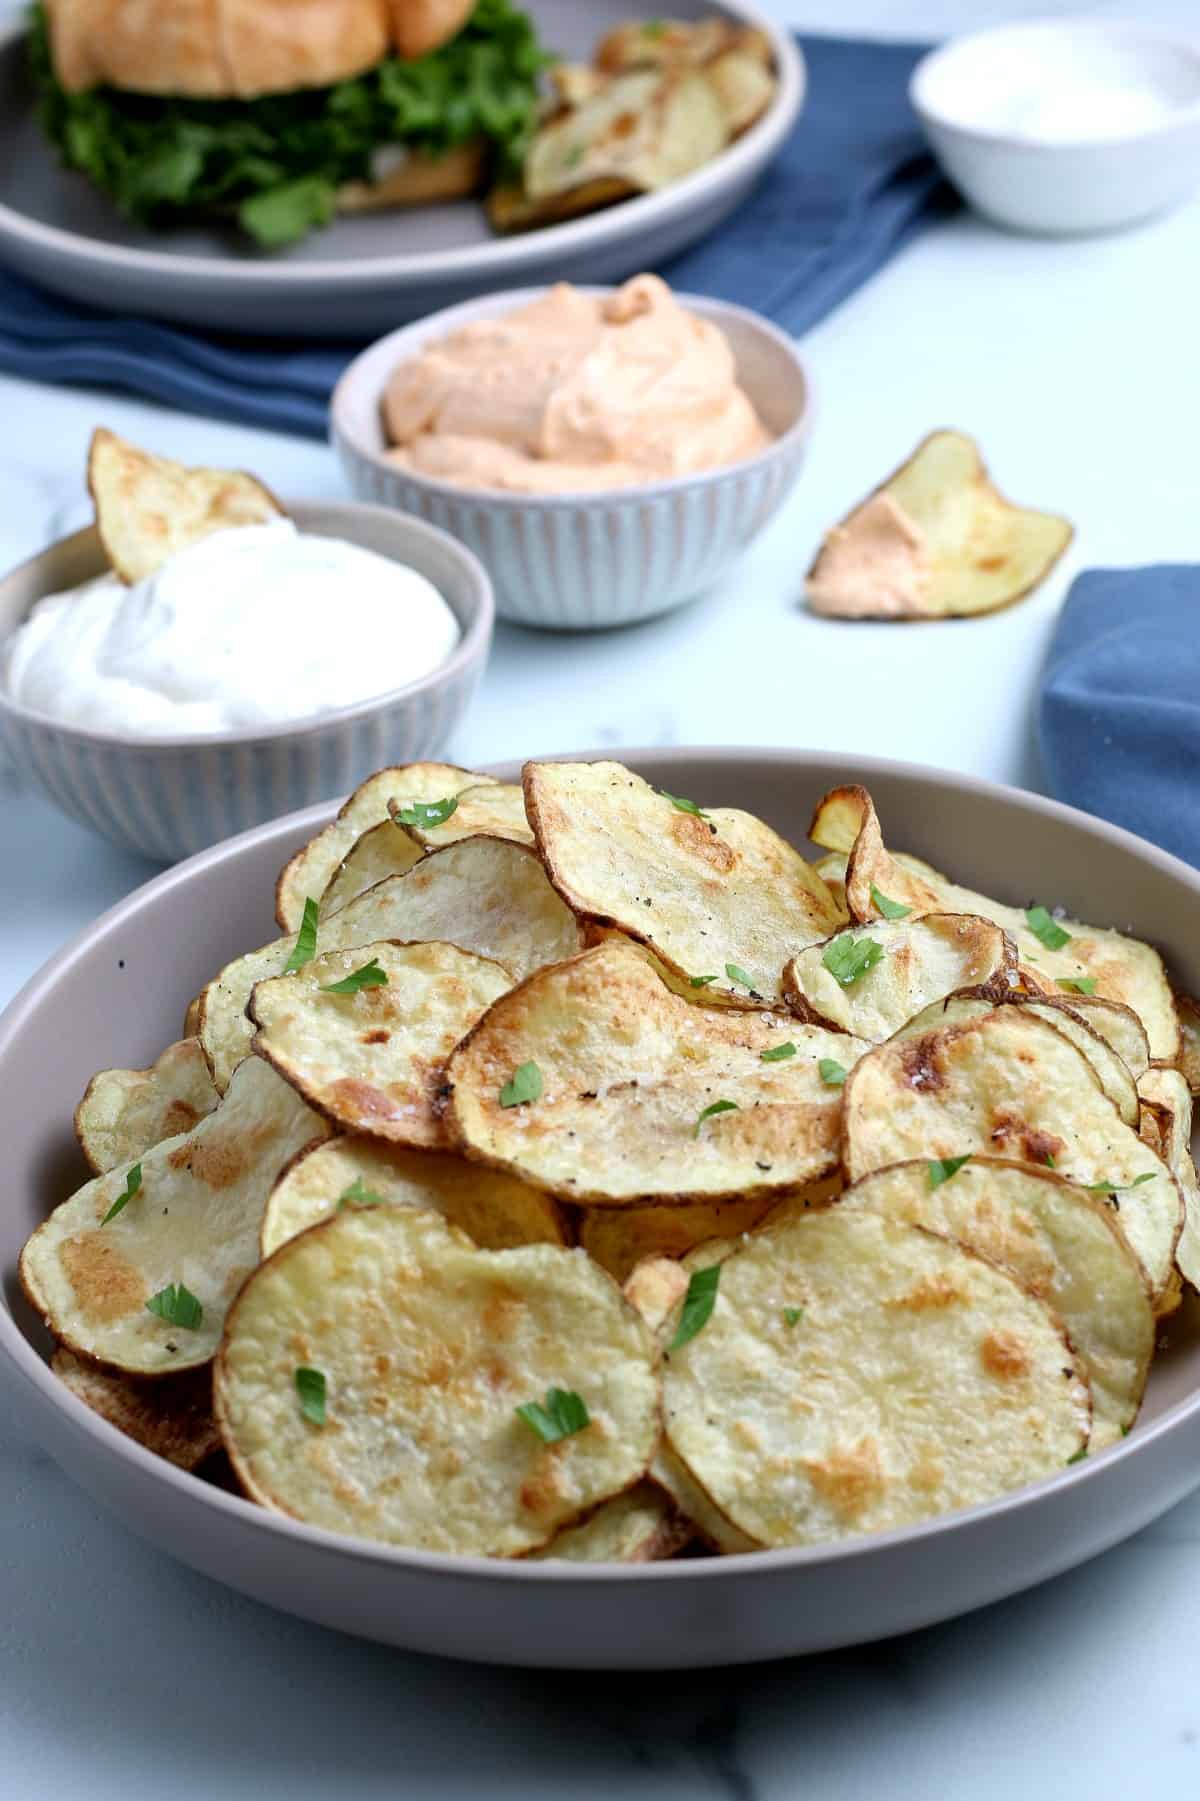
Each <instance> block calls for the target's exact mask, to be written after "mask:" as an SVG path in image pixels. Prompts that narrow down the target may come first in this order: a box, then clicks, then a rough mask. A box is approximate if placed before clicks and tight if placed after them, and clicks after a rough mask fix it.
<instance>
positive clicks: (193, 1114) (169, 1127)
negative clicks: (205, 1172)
mask: <svg viewBox="0 0 1200 1801" xmlns="http://www.w3.org/2000/svg"><path fill="white" fill-rule="evenodd" d="M220 1098H221V1097H220V1095H218V1093H217V1091H216V1089H215V1088H214V1087H213V1082H212V1077H211V1076H210V1075H209V1073H208V1064H207V1062H206V1061H205V1058H204V1052H203V1051H202V1050H201V1049H200V1045H199V1041H198V1040H197V1039H195V1038H184V1039H181V1040H180V1042H179V1043H178V1044H169V1045H168V1046H167V1048H166V1050H165V1051H164V1052H163V1054H162V1056H161V1057H160V1058H159V1059H158V1062H157V1063H155V1064H153V1065H152V1066H151V1067H150V1068H149V1069H102V1070H101V1071H100V1073H99V1075H95V1076H93V1077H92V1079H91V1081H90V1082H89V1083H88V1085H87V1087H86V1089H85V1090H84V1094H83V1099H82V1100H81V1101H80V1103H79V1105H78V1107H76V1109H75V1136H76V1138H77V1139H78V1140H79V1148H80V1150H81V1151H82V1152H83V1154H84V1156H85V1157H86V1158H87V1160H88V1162H89V1163H90V1164H91V1166H92V1168H93V1169H94V1170H95V1172H96V1174H97V1175H98V1176H102V1175H104V1174H105V1172H106V1171H107V1170H110V1169H115V1168H116V1167H117V1164H118V1163H132V1162H133V1161H134V1160H135V1158H137V1157H140V1156H141V1154H142V1152H143V1151H148V1150H149V1149H150V1147H151V1145H153V1144H161V1142H162V1140H163V1139H164V1138H177V1137H179V1135H180V1133H182V1132H190V1131H191V1129H192V1127H193V1126H195V1125H198V1124H199V1122H200V1121H201V1120H202V1119H204V1118H205V1116H206V1115H207V1114H209V1113H211V1112H212V1111H213V1109H214V1108H215V1106H216V1105H217V1102H218V1101H219V1100H220Z"/></svg>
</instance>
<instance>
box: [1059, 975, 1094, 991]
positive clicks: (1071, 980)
mask: <svg viewBox="0 0 1200 1801" xmlns="http://www.w3.org/2000/svg"><path fill="white" fill-rule="evenodd" d="M1058 985H1059V987H1060V988H1065V989H1066V990H1067V992H1068V994H1095V992H1096V978H1095V976H1059V978H1058Z"/></svg>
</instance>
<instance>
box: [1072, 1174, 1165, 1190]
mask: <svg viewBox="0 0 1200 1801" xmlns="http://www.w3.org/2000/svg"><path fill="white" fill-rule="evenodd" d="M1154 1176H1155V1171H1154V1170H1152V1169H1147V1170H1143V1171H1142V1174H1141V1175H1140V1176H1135V1177H1134V1178H1133V1181H1132V1182H1085V1183H1084V1184H1083V1186H1084V1187H1085V1188H1086V1189H1088V1190H1090V1192H1091V1193H1092V1194H1128V1193H1129V1190H1130V1189H1131V1188H1140V1187H1141V1186H1142V1183H1143V1182H1153V1180H1154Z"/></svg>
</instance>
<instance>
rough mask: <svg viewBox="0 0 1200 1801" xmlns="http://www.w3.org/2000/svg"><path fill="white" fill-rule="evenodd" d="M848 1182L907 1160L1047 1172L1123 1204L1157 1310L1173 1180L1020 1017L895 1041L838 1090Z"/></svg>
mask: <svg viewBox="0 0 1200 1801" xmlns="http://www.w3.org/2000/svg"><path fill="white" fill-rule="evenodd" d="M843 1129H844V1139H843V1151H842V1155H843V1161H844V1164H845V1169H846V1175H847V1179H848V1180H849V1181H851V1182H856V1181H858V1180H859V1179H860V1178H861V1177H862V1176H866V1175H869V1174H870V1173H871V1172H872V1171H873V1170H876V1169H883V1168H886V1167H887V1165H889V1164H892V1163H904V1162H907V1161H908V1160H909V1159H910V1158H914V1157H923V1158H929V1159H945V1158H955V1157H963V1156H968V1155H975V1154H977V1153H982V1154H984V1155H988V1156H996V1157H1012V1158H1017V1159H1019V1160H1020V1161H1022V1162H1026V1163H1034V1164H1038V1165H1041V1166H1046V1165H1047V1164H1048V1163H1049V1160H1050V1159H1053V1167H1054V1169H1055V1170H1056V1171H1057V1172H1058V1173H1059V1174H1060V1175H1064V1176H1067V1177H1069V1178H1070V1179H1071V1180H1073V1181H1076V1182H1079V1183H1080V1184H1081V1185H1082V1186H1083V1187H1085V1188H1088V1187H1096V1188H1097V1189H1099V1187H1100V1185H1101V1184H1103V1192H1104V1193H1105V1194H1108V1193H1116V1194H1117V1195H1118V1196H1119V1208H1120V1212H1119V1224H1120V1226H1121V1230H1122V1232H1123V1234H1124V1236H1125V1238H1126V1239H1127V1240H1128V1243H1129V1246H1130V1249H1131V1250H1132V1251H1133V1252H1134V1255H1135V1256H1136V1257H1137V1258H1138V1260H1139V1262H1140V1263H1141V1265H1142V1268H1143V1270H1144V1271H1145V1273H1146V1275H1147V1277H1148V1279H1149V1283H1150V1288H1151V1293H1152V1296H1153V1297H1154V1298H1155V1299H1156V1300H1157V1298H1158V1297H1159V1295H1160V1294H1161V1293H1162V1292H1163V1289H1164V1287H1165V1284H1166V1282H1167V1278H1168V1277H1169V1275H1170V1272H1171V1264H1172V1260H1173V1258H1174V1254H1175V1242H1176V1240H1177V1238H1178V1237H1179V1232H1180V1228H1181V1226H1182V1223H1183V1205H1182V1201H1181V1199H1180V1195H1179V1190H1178V1187H1177V1185H1176V1183H1175V1179H1174V1177H1173V1176H1172V1175H1171V1173H1170V1171H1169V1170H1168V1169H1167V1168H1166V1166H1165V1165H1164V1164H1163V1162H1162V1160H1161V1159H1160V1158H1159V1157H1157V1156H1155V1154H1154V1152H1153V1151H1152V1150H1151V1149H1150V1148H1149V1147H1148V1146H1147V1145H1145V1144H1143V1142H1142V1140H1141V1139H1140V1138H1139V1137H1138V1135H1137V1133H1136V1131H1134V1129H1133V1128H1132V1127H1131V1126H1127V1125H1126V1124H1125V1122H1124V1121H1123V1120H1122V1118H1121V1116H1120V1114H1119V1113H1118V1112H1117V1109H1116V1107H1115V1106H1114V1105H1113V1103H1112V1101H1111V1100H1109V1098H1108V1096H1107V1095H1106V1094H1105V1093H1104V1092H1103V1090H1102V1088H1101V1086H1100V1083H1099V1080H1098V1078H1097V1076H1096V1073H1095V1071H1094V1070H1093V1068H1092V1066H1091V1064H1090V1063H1089V1062H1088V1061H1087V1059H1086V1058H1085V1057H1084V1056H1083V1053H1082V1052H1081V1051H1080V1050H1079V1049H1078V1048H1077V1046H1076V1045H1075V1044H1073V1043H1072V1042H1071V1040H1070V1039H1069V1038H1066V1037H1064V1036H1063V1034H1062V1032H1060V1031H1059V1030H1058V1029H1057V1028H1056V1027H1055V1026H1052V1025H1050V1024H1048V1022H1047V1021H1046V1020H1044V1019H1041V1018H1039V1017H1038V1016H1037V1015H1036V1014H1034V1013H1032V1012H1031V1011H1030V1010H1029V1009H1028V1008H1027V1007H1011V1006H1004V1007H996V1008H994V1009H992V1010H990V1011H989V1012H987V1013H984V1014H982V1015H981V1016H980V1017H978V1018H975V1019H965V1020H962V1021H957V1022H956V1023H954V1024H952V1025H949V1026H946V1027H944V1028H942V1029H940V1030H938V1031H932V1032H927V1033H924V1034H922V1035H920V1036H916V1037H910V1036H906V1035H903V1034H902V1035H901V1036H899V1037H897V1038H894V1039H893V1040H892V1041H891V1042H890V1043H889V1044H885V1045H881V1046H880V1047H879V1048H878V1049H877V1050H874V1051H872V1052H871V1053H870V1054H869V1055H868V1056H865V1057H863V1058H862V1060H861V1061H860V1062H859V1063H857V1064H856V1065H855V1067H854V1068H853V1070H852V1071H851V1073H850V1075H849V1077H848V1078H847V1081H846V1090H845V1109H844V1127H843Z"/></svg>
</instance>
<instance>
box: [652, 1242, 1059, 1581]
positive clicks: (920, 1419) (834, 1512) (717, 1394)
mask: <svg viewBox="0 0 1200 1801" xmlns="http://www.w3.org/2000/svg"><path fill="white" fill-rule="evenodd" d="M663 1408H664V1416H665V1419H666V1426H667V1439H668V1443H669V1444H670V1446H671V1448H672V1450H673V1451H674V1452H675V1454H676V1456H677V1457H678V1458H680V1460H681V1461H682V1462H683V1464H684V1465H685V1467H686V1469H687V1470H688V1471H689V1473H690V1474H691V1476H692V1477H693V1479H694V1480H695V1481H696V1482H697V1484H698V1485H699V1486H700V1487H701V1488H702V1489H703V1490H704V1492H705V1493H706V1494H707V1495H708V1496H709V1498H710V1500H711V1502H712V1504H713V1505H714V1507H715V1508H716V1509H717V1511H718V1512H720V1513H721V1514H723V1515H724V1516H725V1517H726V1518H727V1519H728V1520H730V1521H731V1523H732V1524H733V1525H734V1526H736V1527H737V1528H738V1529H739V1530H740V1531H742V1532H744V1533H745V1534H746V1535H747V1536H748V1537H749V1538H750V1539H751V1540H752V1541H753V1542H754V1543H755V1544H756V1545H761V1546H772V1545H790V1544H818V1543H829V1542H831V1541H835V1540H838V1539H845V1538H849V1537H854V1536H857V1535H858V1534H861V1533H867V1532H881V1531H887V1530H890V1529H894V1528H897V1527H903V1526H911V1525H916V1524H917V1523H919V1522H920V1521H922V1520H926V1519H929V1518H931V1517H932V1516H934V1515H935V1514H940V1513H946V1512H949V1511H950V1510H952V1509H954V1508H958V1507H971V1506H974V1505H975V1504H977V1503H978V1502H981V1501H986V1500H990V1499H991V1498H992V1497H993V1496H995V1495H1000V1494H1004V1493H1007V1492H1008V1491H1009V1490H1011V1489H1014V1488H1020V1487H1022V1486H1024V1485H1025V1484H1026V1483H1029V1482H1036V1481H1038V1480H1039V1479H1041V1478H1042V1477H1045V1476H1050V1475H1054V1474H1055V1473H1056V1472H1057V1471H1059V1470H1062V1469H1064V1468H1065V1467H1066V1466H1067V1464H1069V1463H1071V1462H1072V1461H1073V1460H1074V1459H1075V1458H1076V1457H1077V1456H1078V1455H1079V1454H1080V1453H1081V1452H1082V1451H1084V1450H1085V1449H1086V1447H1087V1444H1088V1437H1089V1431H1090V1426H1091V1401H1090V1396H1089V1392H1088V1384H1087V1379H1086V1377H1085V1375H1084V1373H1083V1371H1082V1369H1081V1367H1080V1365H1079V1363H1078V1361H1077V1359H1076V1357H1075V1355H1074V1354H1073V1352H1072V1350H1071V1347H1070V1345H1069V1344H1068V1342H1067V1339H1066V1336H1065V1334H1064V1332H1063V1330H1062V1328H1061V1326H1060V1325H1059V1324H1058V1323H1057V1321H1056V1320H1055V1319H1054V1318H1053V1316H1052V1315H1051V1313H1050V1312H1049V1311H1048V1309H1047V1308H1046V1307H1045V1306H1044V1305H1043V1304H1042V1303H1041V1302H1040V1301H1038V1300H1036V1299H1035V1298H1034V1296H1033V1295H1031V1294H1029V1293H1028V1292H1027V1291H1026V1290H1025V1289H1024V1288H1022V1287H1021V1286H1020V1284H1019V1283H1018V1282H1016V1281H1015V1280H1014V1278H1013V1277H1012V1276H1011V1275H1009V1274H1008V1273H1007V1271H1004V1270H1000V1269H997V1268H995V1267H993V1265H991V1264H990V1263H987V1262H985V1261H984V1259H982V1258H981V1257H978V1256H976V1255H975V1254H974V1253H973V1252H971V1251H968V1250H966V1249H965V1248H964V1247H963V1246H962V1245H960V1244H956V1243H954V1242H953V1241H952V1240H949V1239H945V1238H941V1237H938V1236H936V1235H935V1234H934V1233H931V1232H927V1231H925V1230H923V1229H922V1228H921V1227H919V1226H912V1225H908V1224H907V1223H905V1222H904V1221H902V1220H898V1219H892V1218H889V1217H887V1216H885V1215H883V1214H880V1213H875V1212H868V1211H864V1210H858V1211H851V1210H850V1209H848V1208H842V1207H834V1208H831V1209H829V1210H828V1211H826V1212H819V1213H809V1214H804V1215H801V1216H800V1217H799V1218H795V1219H790V1220H788V1221H787V1222H786V1223H784V1224H783V1225H781V1226H779V1227H776V1228H769V1229H766V1230H763V1231H760V1232H756V1233H754V1234H752V1236H751V1237H750V1238H749V1239H747V1240H746V1241H745V1243H744V1244H743V1245H742V1246H741V1247H740V1248H739V1249H738V1250H737V1251H736V1252H735V1253H734V1254H733V1255H732V1256H730V1257H729V1258H727V1259H726V1261H725V1262H724V1263H723V1264H722V1266H721V1277H720V1285H719V1288H718V1290H717V1294H716V1299H715V1304H714V1307H713V1311H712V1315H711V1317H710V1318H709V1320H708V1322H707V1324H706V1325H705V1326H704V1327H703V1329H702V1330H701V1331H699V1332H698V1333H697V1334H696V1335H695V1336H694V1337H692V1338H691V1339H690V1340H689V1341H688V1342H687V1343H686V1344H684V1345H683V1346H682V1347H680V1348H679V1349H677V1350H673V1351H671V1352H670V1353H669V1355H668V1356H667V1359H666V1362H665V1365H664V1373H663Z"/></svg>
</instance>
